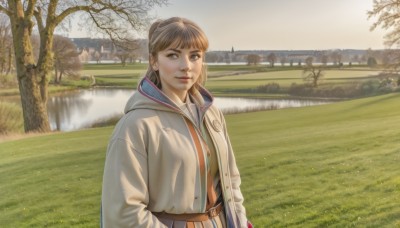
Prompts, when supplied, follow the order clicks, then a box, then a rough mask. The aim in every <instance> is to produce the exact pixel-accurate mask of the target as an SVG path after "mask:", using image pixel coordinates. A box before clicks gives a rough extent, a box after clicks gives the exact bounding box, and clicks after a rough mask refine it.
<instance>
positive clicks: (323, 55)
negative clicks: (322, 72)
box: [320, 54, 329, 66]
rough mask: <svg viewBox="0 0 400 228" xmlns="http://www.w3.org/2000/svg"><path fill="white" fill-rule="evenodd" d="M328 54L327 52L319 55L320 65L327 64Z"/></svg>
mask: <svg viewBox="0 0 400 228" xmlns="http://www.w3.org/2000/svg"><path fill="white" fill-rule="evenodd" d="M328 60H329V56H328V55H327V54H322V55H321V59H320V61H321V63H322V65H324V66H326V65H327V64H328Z"/></svg>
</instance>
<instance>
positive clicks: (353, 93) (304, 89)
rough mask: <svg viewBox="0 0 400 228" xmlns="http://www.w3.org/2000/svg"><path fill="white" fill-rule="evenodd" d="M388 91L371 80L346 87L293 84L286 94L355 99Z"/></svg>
mask: <svg viewBox="0 0 400 228" xmlns="http://www.w3.org/2000/svg"><path fill="white" fill-rule="evenodd" d="M392 91H393V90H388V89H385V88H382V87H381V82H380V81H379V80H377V79H371V80H368V81H364V82H361V83H353V84H349V85H346V86H331V87H328V86H325V87H319V88H313V87H312V86H311V85H308V84H299V85H298V84H296V83H293V84H292V85H291V86H290V88H289V90H288V93H289V94H290V95H292V96H304V97H324V98H355V97H363V96H371V95H376V94H382V93H388V92H392Z"/></svg>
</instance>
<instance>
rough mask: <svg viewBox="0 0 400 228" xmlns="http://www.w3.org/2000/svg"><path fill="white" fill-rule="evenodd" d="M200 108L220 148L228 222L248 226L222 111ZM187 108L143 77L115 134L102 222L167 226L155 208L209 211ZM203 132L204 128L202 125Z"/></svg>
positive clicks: (114, 225) (208, 99)
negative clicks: (185, 110) (161, 220)
mask: <svg viewBox="0 0 400 228" xmlns="http://www.w3.org/2000/svg"><path fill="white" fill-rule="evenodd" d="M201 94H202V96H203V98H204V100H205V101H206V103H205V105H203V106H202V107H201V108H200V109H199V111H200V113H201V115H200V117H201V119H203V120H204V121H205V126H206V130H207V131H208V132H209V134H210V136H211V138H212V139H213V140H212V141H213V143H214V146H215V148H216V152H217V157H218V164H219V173H220V178H221V186H223V187H222V189H223V198H224V203H225V213H226V220H227V224H228V227H247V219H246V214H245V208H244V207H243V205H242V203H243V196H242V193H241V192H240V188H239V186H240V176H239V171H238V169H237V166H236V162H235V157H234V154H233V151H232V147H231V144H230V141H229V137H228V134H227V129H226V125H225V120H224V117H223V115H222V113H221V112H220V111H219V110H218V109H217V108H216V107H214V106H213V105H212V97H211V95H210V94H209V93H208V92H207V91H206V90H204V89H202V90H201ZM184 118H187V117H185V114H184V113H182V112H181V111H180V110H179V109H177V107H176V106H174V104H173V103H172V102H171V101H170V100H169V99H168V98H166V97H165V95H163V94H162V92H161V91H160V90H158V89H157V88H156V87H155V86H154V84H152V83H151V82H150V81H149V80H147V79H143V80H142V82H141V83H140V85H139V88H138V92H136V93H135V94H134V95H133V96H132V97H131V98H130V100H129V101H128V103H127V105H126V108H125V115H124V116H123V117H122V119H121V120H120V121H119V123H118V124H117V125H116V127H115V130H114V132H113V134H112V137H111V139H110V142H109V145H108V149H107V156H106V162H105V168H104V177H103V191H102V213H101V214H102V216H101V223H102V227H105V228H117V227H124V228H125V227H151V228H153V227H166V226H165V225H164V224H162V223H161V222H160V221H159V220H158V219H157V217H155V216H154V215H153V214H152V213H151V212H162V211H165V212H167V213H172V214H181V213H200V212H204V211H205V205H206V195H207V193H206V186H204V185H202V183H207V181H205V180H204V179H202V178H206V175H204V174H201V173H200V169H199V162H198V157H197V152H196V148H195V144H194V142H193V140H192V138H191V135H190V133H189V130H188V127H187V125H186V124H187V123H186V122H185V119H184ZM198 134H199V136H200V137H201V131H200V130H199V129H198Z"/></svg>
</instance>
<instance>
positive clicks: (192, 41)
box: [146, 17, 208, 95]
mask: <svg viewBox="0 0 400 228" xmlns="http://www.w3.org/2000/svg"><path fill="white" fill-rule="evenodd" d="M171 46H176V47H179V48H197V49H199V50H201V51H203V52H204V53H205V52H206V51H207V49H208V39H207V37H206V35H205V33H204V32H203V30H201V28H200V27H199V26H198V25H197V24H195V23H194V22H192V21H190V20H188V19H185V18H180V17H172V18H169V19H166V20H158V21H156V22H154V23H153V24H152V25H151V27H150V30H149V66H148V68H147V72H146V77H148V78H149V79H150V80H151V81H152V82H153V83H154V84H155V85H156V86H157V87H158V88H160V89H161V81H160V78H159V74H158V71H155V70H154V69H153V67H152V63H153V62H152V61H156V60H157V54H158V52H160V51H163V50H165V49H167V48H168V47H171ZM203 60H204V56H203ZM206 79H207V69H206V65H204V64H203V68H202V71H201V73H200V76H199V78H198V80H197V82H196V83H195V84H194V85H193V86H192V88H191V89H190V90H189V93H191V94H193V95H194V94H196V93H197V92H198V87H199V85H203V84H204V83H205V81H206Z"/></svg>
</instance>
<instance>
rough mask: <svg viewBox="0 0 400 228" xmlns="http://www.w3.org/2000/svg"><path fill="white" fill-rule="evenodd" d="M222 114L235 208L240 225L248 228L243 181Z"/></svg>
mask: <svg viewBox="0 0 400 228" xmlns="http://www.w3.org/2000/svg"><path fill="white" fill-rule="evenodd" d="M220 115H221V119H222V123H223V129H224V134H225V138H226V141H227V144H228V159H229V161H228V164H229V172H230V177H231V183H232V192H233V200H234V202H235V210H236V212H237V216H238V218H237V219H238V220H239V221H238V222H239V224H240V227H246V228H247V218H246V209H245V208H244V206H243V201H244V198H243V195H242V192H241V191H240V183H241V179H240V173H239V169H238V168H237V165H236V160H235V155H234V153H233V149H232V145H231V142H230V139H229V135H228V131H227V127H226V122H225V118H224V117H223V115H222V113H221V114H220Z"/></svg>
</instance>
